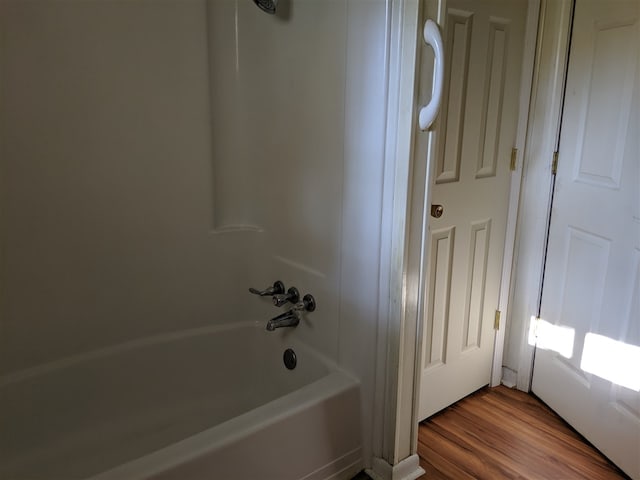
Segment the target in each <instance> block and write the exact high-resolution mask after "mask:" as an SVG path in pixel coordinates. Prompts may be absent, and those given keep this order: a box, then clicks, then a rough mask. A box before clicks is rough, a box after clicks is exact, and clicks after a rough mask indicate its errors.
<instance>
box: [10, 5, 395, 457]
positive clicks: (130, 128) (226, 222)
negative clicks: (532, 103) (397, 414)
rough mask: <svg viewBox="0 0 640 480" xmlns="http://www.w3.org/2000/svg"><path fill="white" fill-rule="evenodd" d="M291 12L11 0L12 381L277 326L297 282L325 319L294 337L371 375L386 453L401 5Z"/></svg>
mask: <svg viewBox="0 0 640 480" xmlns="http://www.w3.org/2000/svg"><path fill="white" fill-rule="evenodd" d="M279 3H280V5H279V7H280V9H279V13H278V15H276V16H269V15H266V14H264V13H263V12H261V11H260V10H259V9H258V8H257V7H256V6H255V5H253V3H252V2H251V1H249V0H211V1H209V2H208V3H207V2H206V1H205V0H136V1H129V2H114V1H108V0H104V1H95V2H78V1H72V0H60V1H55V2H52V1H49V0H36V1H31V2H22V1H19V0H2V2H0V22H1V23H0V31H1V32H2V41H1V42H0V105H1V107H0V209H1V210H0V227H1V232H2V234H1V236H0V242H1V244H0V295H1V297H0V300H1V304H0V309H1V310H0V319H1V320H0V322H1V323H0V374H6V373H10V372H14V371H16V370H20V369H23V368H28V367H30V366H34V365H37V364H41V363H45V362H49V361H53V360H55V359H59V358H62V357H66V356H69V355H72V354H77V353H82V352H87V351H90V350H93V349H95V348H98V347H100V346H105V345H110V344H115V343H119V342H122V341H126V340H129V339H132V338H140V337H145V336H148V335H151V334H154V333H159V332H162V331H172V330H180V329H183V328H190V327H195V326H202V325H209V324H212V323H224V322H229V321H239V320H246V319H255V320H259V321H264V322H265V323H266V321H267V320H268V318H270V317H271V316H274V315H276V314H277V313H279V310H276V309H275V308H274V307H273V306H272V305H271V304H270V300H268V299H259V298H256V297H253V296H250V295H249V294H248V293H247V288H248V287H249V286H254V287H264V286H266V285H268V284H270V283H271V282H273V280H275V279H281V280H283V281H284V282H285V283H286V285H287V286H290V285H296V286H298V287H299V288H300V290H301V293H307V292H311V293H313V294H314V296H315V297H316V300H317V302H318V309H317V311H316V312H314V313H313V314H310V315H309V316H308V319H307V320H306V321H304V322H303V323H302V324H301V325H300V326H299V327H298V328H297V329H296V330H295V331H291V330H289V331H285V330H281V331H278V332H276V333H274V334H277V335H285V336H286V335H297V336H300V337H301V338H303V339H304V340H305V341H307V342H309V343H311V344H313V345H314V346H315V347H317V348H318V349H320V350H321V351H323V352H324V353H326V354H327V355H329V356H331V357H332V358H334V359H336V360H337V361H339V363H340V364H341V365H342V366H343V367H344V368H346V369H347V370H349V371H351V372H352V373H354V374H355V375H356V376H358V377H359V378H360V379H361V381H362V399H363V424H364V429H365V431H364V432H363V433H364V437H365V442H366V444H365V453H366V456H367V459H368V458H369V456H370V451H371V445H370V437H371V426H372V423H373V422H374V421H376V419H374V418H373V413H372V412H373V408H372V403H373V397H374V377H375V363H376V359H375V345H376V325H377V321H378V315H379V312H378V298H379V288H380V281H379V276H380V236H381V216H382V210H383V204H382V202H383V198H382V189H383V172H384V167H385V166H384V143H385V140H384V139H385V114H386V113H385V108H386V103H387V96H386V81H387V67H386V65H387V62H388V57H387V53H388V46H387V40H386V39H387V37H386V35H387V31H386V29H387V11H388V5H387V2H386V1H385V0H349V1H344V0H323V1H314V0H288V1H287V0H281V1H280V2H279ZM389 171H393V170H392V169H389ZM385 294H386V292H385ZM368 462H369V460H367V464H368Z"/></svg>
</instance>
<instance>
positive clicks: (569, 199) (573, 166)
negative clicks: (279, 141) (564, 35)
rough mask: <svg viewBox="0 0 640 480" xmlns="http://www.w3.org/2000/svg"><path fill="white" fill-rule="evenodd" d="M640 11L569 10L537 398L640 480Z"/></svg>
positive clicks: (589, 3)
mask: <svg viewBox="0 0 640 480" xmlns="http://www.w3.org/2000/svg"><path fill="white" fill-rule="evenodd" d="M639 17H640V1H638V0H633V1H618V0H617V1H613V2H610V1H603V0H577V3H576V8H575V18H574V26H573V37H572V41H571V50H570V53H569V69H568V74H567V75H568V76H567V89H566V98H565V108H564V113H563V120H562V130H561V132H562V134H561V138H560V150H559V156H558V158H559V162H558V170H557V175H556V186H555V197H554V201H553V206H552V212H551V226H550V233H549V246H548V254H547V263H546V274H545V281H544V287H543V297H542V299H543V300H542V309H541V315H540V317H541V320H539V321H538V325H537V335H538V339H537V340H538V348H537V349H536V356H535V365H534V373H533V392H534V393H535V394H536V395H538V396H539V397H540V398H541V399H542V400H544V401H545V402H546V403H547V404H549V405H550V406H551V408H553V409H554V410H555V411H557V412H558V413H559V414H560V415H561V416H562V417H564V418H565V419H566V420H567V421H568V422H569V423H570V424H571V425H573V426H574V427H575V428H576V430H578V431H579V432H580V433H582V434H583V435H584V436H585V437H586V438H587V439H588V440H589V441H591V442H592V443H593V444H594V445H595V446H596V447H597V448H599V449H600V450H601V451H602V452H603V453H604V454H605V455H607V456H608V457H609V458H610V459H611V460H613V461H614V462H615V463H616V464H618V465H619V466H620V467H621V468H622V469H623V470H624V471H625V472H627V473H628V474H629V475H630V476H631V477H632V478H636V479H640V393H639V392H638V391H639V390H640V303H639V302H640V169H639V163H640V161H639V159H638V157H639V155H640V149H639V148H638V144H639V142H640V140H639V139H640V130H639V123H638V116H639V115H638V112H639V111H640V105H639V103H640V82H639V75H640V68H639V65H640V35H639V21H638V19H639Z"/></svg>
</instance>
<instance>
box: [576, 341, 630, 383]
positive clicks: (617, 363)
mask: <svg viewBox="0 0 640 480" xmlns="http://www.w3.org/2000/svg"><path fill="white" fill-rule="evenodd" d="M639 365H640V347H639V346H637V345H631V344H628V343H624V342H619V341H617V340H613V339H611V338H609V337H605V336H603V335H598V334H595V333H587V335H586V337H585V339H584V349H583V352H582V360H581V362H580V368H582V370H584V371H585V372H589V373H592V374H594V375H596V376H598V377H600V378H604V379H605V380H609V381H610V382H612V383H615V384H616V385H620V386H622V387H625V388H629V389H631V390H634V391H636V392H640V368H639V367H638V366H639Z"/></svg>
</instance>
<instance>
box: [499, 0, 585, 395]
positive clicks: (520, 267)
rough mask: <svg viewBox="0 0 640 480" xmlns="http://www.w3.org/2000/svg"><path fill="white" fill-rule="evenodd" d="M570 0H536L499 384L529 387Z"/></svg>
mask: <svg viewBox="0 0 640 480" xmlns="http://www.w3.org/2000/svg"><path fill="white" fill-rule="evenodd" d="M573 5H574V0H542V2H541V8H540V22H539V27H538V32H539V33H538V41H537V45H536V61H535V70H534V75H533V84H532V93H531V106H530V113H529V122H528V128H527V132H526V143H525V151H524V159H523V160H524V168H525V174H524V177H523V180H522V187H521V195H520V210H519V214H518V218H517V222H516V223H517V225H516V236H515V244H516V251H515V254H514V259H513V260H514V263H513V271H512V272H513V273H512V285H513V289H512V292H511V301H510V304H511V312H510V314H509V336H508V345H507V347H508V350H509V352H508V356H507V358H506V359H505V362H504V363H505V364H506V365H507V367H508V368H507V369H505V370H506V371H505V372H504V378H505V380H506V381H505V383H506V384H508V385H509V386H513V385H515V386H516V387H517V388H518V389H519V390H522V391H525V392H528V391H529V390H530V385H531V378H532V374H533V359H534V352H535V347H534V346H533V345H530V344H529V330H530V328H531V325H532V322H533V321H534V320H535V318H536V317H537V316H538V315H539V313H540V312H539V309H540V299H541V295H542V282H543V274H544V261H545V250H546V241H547V234H548V225H549V218H550V215H551V196H552V189H553V178H554V174H553V173H552V162H553V157H554V152H556V151H557V149H558V144H559V141H560V138H559V137H560V122H561V117H562V105H563V98H564V84H565V78H566V72H567V64H568V55H569V46H570V35H571V21H572V16H573Z"/></svg>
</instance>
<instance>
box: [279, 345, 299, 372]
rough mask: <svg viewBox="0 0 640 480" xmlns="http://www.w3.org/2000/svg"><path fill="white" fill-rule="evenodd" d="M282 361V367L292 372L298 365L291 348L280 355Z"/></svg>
mask: <svg viewBox="0 0 640 480" xmlns="http://www.w3.org/2000/svg"><path fill="white" fill-rule="evenodd" d="M282 360H283V361H284V366H285V367H287V368H288V369H289V370H293V369H294V368H296V365H297V364H298V359H297V358H296V352H294V351H293V349H291V348H287V349H286V350H285V351H284V354H283V355H282Z"/></svg>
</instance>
